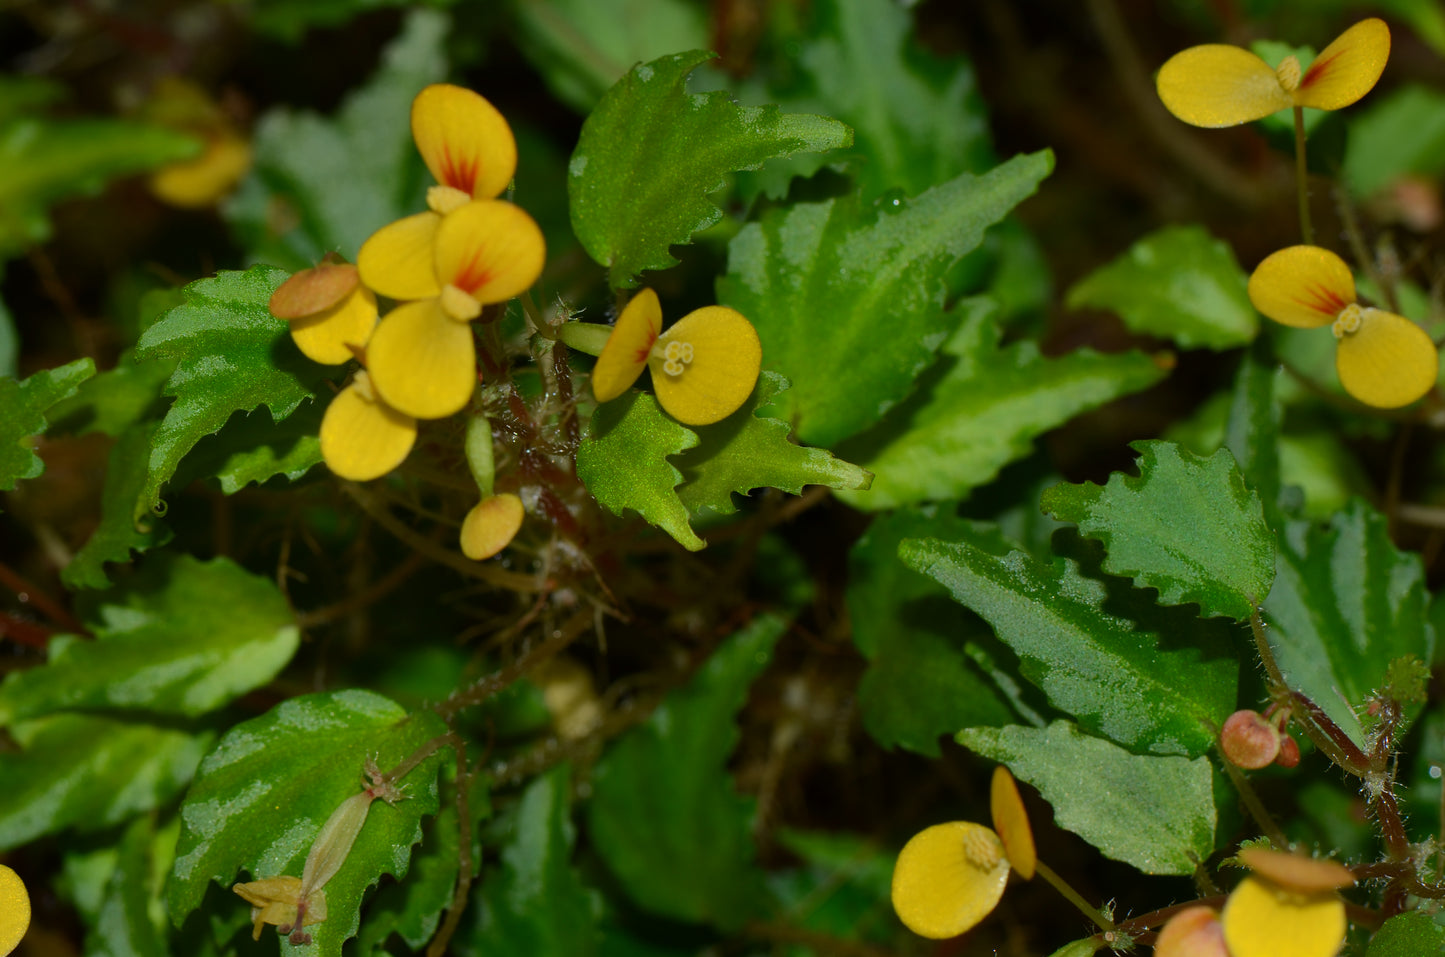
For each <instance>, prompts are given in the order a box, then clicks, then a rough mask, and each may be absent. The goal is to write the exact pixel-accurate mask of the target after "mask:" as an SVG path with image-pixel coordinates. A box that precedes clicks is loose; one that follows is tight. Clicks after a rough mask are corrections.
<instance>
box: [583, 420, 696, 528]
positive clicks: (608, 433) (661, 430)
mask: <svg viewBox="0 0 1445 957" xmlns="http://www.w3.org/2000/svg"><path fill="white" fill-rule="evenodd" d="M695 445H697V433H695V432H692V431H691V430H689V429H685V428H683V427H682V426H681V425H678V424H677V422H676V421H674V420H673V419H671V418H669V417H668V416H666V415H664V414H663V412H662V409H661V408H659V407H658V405H657V400H656V399H654V398H653V397H652V396H650V395H648V394H646V393H642V392H628V393H627V394H625V395H623V396H621V397H619V398H617V399H613V400H612V401H611V402H605V403H603V404H602V405H599V406H598V407H597V411H596V412H594V413H592V420H591V421H590V422H588V423H587V428H586V429H584V430H583V433H582V444H581V445H580V446H578V448H577V476H578V478H580V479H582V483H583V484H584V485H586V486H587V491H589V492H591V493H592V495H593V496H594V497H595V498H596V499H597V501H598V502H600V503H601V504H602V505H604V506H606V507H607V509H608V510H609V511H611V512H612V514H614V515H621V514H622V513H623V511H624V510H626V509H629V508H630V509H635V510H636V511H637V513H638V514H639V515H641V516H642V517H643V518H645V519H647V521H649V522H651V523H652V524H654V525H656V526H657V527H659V528H661V529H662V530H663V531H665V532H667V534H669V535H671V536H672V537H673V538H675V539H677V540H678V542H680V543H681V544H682V545H683V546H684V547H685V548H688V549H690V550H692V551H696V550H697V549H699V548H702V547H703V546H704V545H706V544H707V543H706V542H704V541H703V540H702V539H701V538H698V537H697V533H695V532H694V531H693V530H692V526H691V525H689V524H688V514H687V506H685V505H683V504H682V500H681V499H680V498H678V494H677V485H678V483H679V482H681V481H682V473H681V472H679V471H678V470H677V469H676V468H674V467H673V466H672V465H671V464H669V463H668V461H667V457H668V456H669V455H675V454H677V453H678V452H681V451H682V450H684V449H690V448H692V447H693V446H695Z"/></svg>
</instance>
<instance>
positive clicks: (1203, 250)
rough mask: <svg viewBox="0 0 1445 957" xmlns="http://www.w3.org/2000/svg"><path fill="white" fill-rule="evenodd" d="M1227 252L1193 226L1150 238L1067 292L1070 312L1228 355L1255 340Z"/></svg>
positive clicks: (1255, 321)
mask: <svg viewBox="0 0 1445 957" xmlns="http://www.w3.org/2000/svg"><path fill="white" fill-rule="evenodd" d="M1247 284H1248V277H1246V276H1245V274H1244V270H1242V269H1240V268H1239V263H1238V262H1237V261H1236V260H1235V258H1234V252H1233V251H1232V250H1230V248H1229V246H1228V245H1227V244H1225V243H1224V242H1222V241H1221V240H1218V239H1215V238H1214V237H1213V236H1211V235H1209V233H1208V232H1206V231H1205V230H1204V228H1203V227H1201V226H1169V227H1166V228H1165V229H1161V230H1159V231H1158V232H1155V233H1150V234H1149V235H1148V236H1145V237H1144V238H1143V239H1141V240H1139V241H1138V242H1136V243H1134V245H1133V246H1130V247H1129V251H1128V252H1126V253H1124V254H1123V255H1122V256H1120V257H1119V258H1118V259H1115V260H1114V261H1113V262H1111V263H1109V264H1108V265H1107V266H1103V267H1101V268H1099V269H1096V270H1094V271H1093V272H1092V273H1090V274H1089V275H1087V276H1085V277H1084V278H1083V279H1082V280H1080V281H1079V282H1078V283H1076V284H1075V285H1074V286H1073V288H1071V289H1070V290H1069V295H1068V300H1067V301H1068V306H1069V308H1070V309H1102V310H1107V311H1109V312H1115V313H1118V315H1119V317H1120V318H1121V319H1123V320H1124V325H1126V326H1128V327H1129V328H1130V329H1132V330H1133V331H1135V332H1141V333H1144V334H1146V335H1152V336H1159V337H1161V338H1164V339H1171V340H1173V341H1174V342H1176V343H1178V344H1179V345H1180V346H1181V347H1183V348H1185V349H1195V348H1201V347H1202V348H1206V349H1214V350H1220V349H1232V348H1234V347H1236V346H1242V345H1247V344H1248V343H1250V342H1252V341H1254V337H1255V336H1257V335H1258V334H1259V317H1258V316H1257V315H1256V313H1255V311H1254V306H1253V305H1252V304H1251V303H1250V301H1249V295H1248V293H1247V292H1246V291H1245V286H1246V285H1247Z"/></svg>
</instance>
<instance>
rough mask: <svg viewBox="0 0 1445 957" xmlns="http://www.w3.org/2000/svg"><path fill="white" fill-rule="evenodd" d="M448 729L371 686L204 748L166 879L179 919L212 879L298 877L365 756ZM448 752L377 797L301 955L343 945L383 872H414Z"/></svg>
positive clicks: (353, 789)
mask: <svg viewBox="0 0 1445 957" xmlns="http://www.w3.org/2000/svg"><path fill="white" fill-rule="evenodd" d="M445 731H446V725H445V724H444V723H443V722H442V720H441V719H440V718H438V717H437V716H436V715H435V713H433V712H431V711H418V712H415V713H412V714H408V713H407V712H406V710H405V709H403V708H402V707H401V706H399V705H397V704H395V703H394V702H392V701H389V700H388V699H386V698H383V697H381V696H380V695H377V694H372V693H371V692H367V691H338V692H328V693H323V694H314V695H306V696H303V697H299V698H291V699H289V700H288V701H285V702H283V703H282V704H280V705H278V706H277V707H275V708H273V709H272V710H271V711H268V712H267V713H266V714H263V715H261V716H260V717H258V718H252V719H251V720H249V721H244V722H242V723H241V724H238V725H236V726H235V727H233V728H231V730H230V731H228V732H226V734H225V736H224V737H222V739H221V741H220V743H219V744H217V745H216V749H215V750H214V751H212V752H211V753H210V754H209V755H207V756H206V760H205V761H204V762H203V763H202V765H201V767H200V769H199V770H198V771H197V773H196V780H195V783H194V784H192V785H191V788H190V790H189V791H188V792H187V793H186V800H185V803H184V804H182V806H181V820H182V828H181V836H180V840H179V842H178V843H177V846H176V862H175V867H174V868H173V870H172V872H171V878H170V883H169V884H168V885H167V895H168V903H169V906H170V916H171V920H172V922H173V923H175V924H177V925H179V924H180V923H181V922H182V921H184V920H185V918H186V916H187V915H188V914H190V913H191V911H193V910H195V909H196V907H198V906H199V905H200V903H201V898H202V897H203V896H204V895H205V892H206V886H207V884H208V883H210V882H211V881H215V882H217V883H218V884H220V885H222V886H223V887H230V886H231V884H232V882H233V881H236V880H245V879H256V878H262V877H277V876H280V875H283V874H288V875H292V876H296V877H299V876H300V875H301V870H302V865H303V864H304V863H305V860H306V855H307V852H308V851H309V850H310V848H311V843H312V841H313V840H315V838H316V835H317V833H318V832H319V831H320V829H321V825H322V824H323V823H324V822H325V821H326V819H327V818H328V817H330V816H331V812H332V811H334V810H335V809H336V807H337V805H339V804H340V803H341V802H342V801H343V800H345V799H346V798H348V797H349V796H351V795H352V794H355V793H357V792H359V791H360V790H361V788H362V787H363V785H364V784H365V779H364V777H363V774H362V769H363V766H364V764H365V762H366V760H367V759H368V758H374V759H375V760H376V763H377V764H378V765H379V766H380V767H381V769H382V770H386V769H388V768H391V767H393V766H395V765H396V764H398V763H399V762H400V761H401V760H403V759H404V758H406V757H407V756H408V755H409V754H411V753H412V752H413V751H414V750H415V749H416V748H418V747H420V746H421V745H422V744H424V743H425V742H427V741H428V740H429V739H431V738H432V737H434V736H436V735H439V734H443V733H445ZM445 756H446V755H445V753H444V752H438V753H436V754H433V755H432V756H430V757H429V758H427V759H426V760H425V761H424V762H422V764H421V765H419V766H418V767H417V768H416V769H414V770H413V771H411V772H410V773H409V774H408V775H407V776H406V777H405V778H404V779H403V780H402V781H400V782H398V783H399V784H401V785H403V786H404V787H405V788H406V793H407V794H408V795H410V800H404V801H399V802H397V803H396V804H395V805H388V804H386V803H385V802H383V801H375V802H373V803H372V805H371V808H370V809H369V813H368V815H367V818H366V823H365V825H364V827H363V828H362V830H361V833H360V834H359V835H358V836H357V838H356V843H355V844H353V845H352V848H351V852H350V854H349V855H348V856H347V858H346V860H345V862H344V863H343V864H342V866H341V870H340V871H339V872H338V873H337V874H336V876H335V877H333V878H331V880H330V881H329V882H328V883H327V884H326V886H325V888H324V889H325V892H326V904H327V913H328V916H327V919H326V920H324V921H322V922H321V923H319V924H313V925H311V926H310V927H308V928H307V930H308V931H309V932H310V933H311V935H312V937H313V939H314V943H313V944H312V945H311V946H310V947H308V948H306V949H305V950H304V951H298V953H302V952H304V953H306V954H308V955H318V957H334V955H339V954H340V953H341V945H342V943H343V942H345V941H346V940H347V939H348V938H350V937H351V936H352V935H354V934H355V933H356V929H357V927H358V925H359V923H360V916H359V915H360V909H361V899H362V895H363V894H364V893H365V892H366V889H367V888H368V887H370V886H371V885H372V884H374V883H376V881H377V880H378V879H379V878H380V877H381V876H382V875H384V874H391V875H394V876H395V877H397V878H398V879H400V878H402V877H405V876H406V872H407V867H408V863H409V861H410V858H411V847H412V845H413V844H415V843H416V842H417V841H418V840H420V839H421V835H422V831H421V819H422V817H424V816H426V815H429V814H435V813H436V810H437V784H436V776H437V769H438V768H439V767H440V764H441V761H442V759H443V758H444V757H445ZM241 871H245V872H246V874H248V875H249V878H245V877H240V876H239V872H241ZM282 947H283V950H284V949H288V948H289V945H287V944H285V943H283V945H282Z"/></svg>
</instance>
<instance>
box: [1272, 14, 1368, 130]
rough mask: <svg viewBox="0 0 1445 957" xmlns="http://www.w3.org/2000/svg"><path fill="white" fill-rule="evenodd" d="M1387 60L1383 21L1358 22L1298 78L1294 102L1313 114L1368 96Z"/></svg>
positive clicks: (1336, 108) (1326, 48)
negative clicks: (1308, 109) (1315, 110)
mask: <svg viewBox="0 0 1445 957" xmlns="http://www.w3.org/2000/svg"><path fill="white" fill-rule="evenodd" d="M1389 59H1390V28H1389V27H1387V26H1385V21H1384V20H1379V19H1376V18H1373V17H1372V18H1370V19H1369V20H1361V21H1360V22H1359V23H1357V24H1355V25H1354V26H1352V27H1350V28H1349V29H1348V30H1346V31H1345V32H1344V33H1341V34H1340V35H1339V36H1338V37H1336V38H1335V42H1333V43H1331V44H1330V45H1329V46H1327V47H1325V48H1324V49H1323V50H1321V51H1320V55H1319V56H1317V57H1315V61H1314V62H1313V63H1311V64H1310V68H1309V69H1308V70H1306V71H1305V75H1304V76H1303V77H1301V78H1300V84H1299V89H1297V90H1295V92H1294V101H1295V103H1296V104H1297V105H1299V106H1312V107H1314V108H1315V109H1317V110H1338V109H1341V108H1343V107H1346V106H1349V105H1350V104H1351V103H1353V102H1355V101H1356V100H1358V99H1359V98H1360V97H1362V96H1364V95H1365V94H1366V93H1368V92H1370V91H1371V90H1372V89H1374V87H1375V83H1376V82H1377V81H1378V80H1379V79H1380V74H1381V73H1383V72H1385V61H1387V60H1389Z"/></svg>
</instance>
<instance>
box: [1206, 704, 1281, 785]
mask: <svg viewBox="0 0 1445 957" xmlns="http://www.w3.org/2000/svg"><path fill="white" fill-rule="evenodd" d="M1219 747H1220V749H1221V750H1222V751H1223V752H1224V756H1225V757H1226V758H1228V759H1229V761H1230V763H1231V764H1234V765H1236V766H1238V767H1241V768H1245V769H1246V770H1250V771H1255V770H1258V769H1259V768H1263V767H1267V766H1269V765H1270V764H1271V763H1272V762H1273V761H1274V759H1275V756H1276V755H1278V754H1279V748H1280V734H1279V729H1278V728H1276V727H1275V726H1274V725H1273V724H1272V723H1270V722H1269V721H1266V720H1265V719H1264V717H1263V716H1262V715H1261V714H1260V713H1259V712H1258V711H1255V710H1253V709H1246V710H1243V711H1236V712H1234V714H1232V715H1230V716H1229V719H1228V720H1227V721H1225V722H1224V727H1223V729H1221V730H1220V732H1219Z"/></svg>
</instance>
